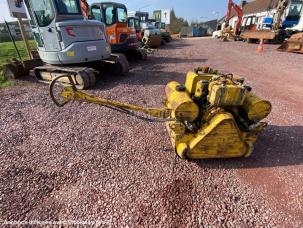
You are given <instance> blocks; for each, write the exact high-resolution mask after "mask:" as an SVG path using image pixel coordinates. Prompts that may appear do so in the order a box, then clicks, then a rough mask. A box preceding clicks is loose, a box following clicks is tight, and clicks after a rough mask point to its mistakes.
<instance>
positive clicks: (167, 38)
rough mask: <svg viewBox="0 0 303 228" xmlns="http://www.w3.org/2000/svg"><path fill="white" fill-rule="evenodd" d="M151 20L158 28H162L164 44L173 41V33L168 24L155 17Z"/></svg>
mask: <svg viewBox="0 0 303 228" xmlns="http://www.w3.org/2000/svg"><path fill="white" fill-rule="evenodd" d="M149 22H150V23H151V24H153V25H154V26H155V28H156V29H159V30H160V34H161V37H162V44H166V43H169V42H171V41H172V37H171V34H170V32H169V30H168V29H167V27H166V24H165V23H163V22H160V21H157V20H155V19H150V20H149Z"/></svg>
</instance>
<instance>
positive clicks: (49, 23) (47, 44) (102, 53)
mask: <svg viewBox="0 0 303 228" xmlns="http://www.w3.org/2000/svg"><path fill="white" fill-rule="evenodd" d="M24 2H25V5H26V8H27V11H28V15H29V17H30V19H31V23H32V31H33V34H34V37H35V40H36V43H37V48H38V52H39V56H40V58H41V60H42V61H43V62H44V63H45V64H44V65H43V66H39V67H35V68H34V69H33V71H34V74H35V76H36V78H37V79H38V80H39V81H44V82H45V81H49V82H50V81H51V80H52V79H53V78H55V77H57V76H60V75H70V77H71V78H73V81H74V84H75V86H76V87H77V88H78V89H86V88H88V87H90V86H93V85H94V84H95V82H96V76H99V75H100V74H101V72H103V71H108V72H109V73H110V74H115V75H124V74H126V73H127V72H128V71H129V64H128V61H127V59H126V57H125V56H124V55H123V54H112V52H111V47H110V45H109V44H108V43H107V40H106V34H105V24H104V23H102V22H100V21H96V20H86V19H84V16H83V15H82V11H81V5H80V0H68V1H67V0H43V1H40V0H24ZM62 80H63V79H62ZM65 82H66V83H69V81H65Z"/></svg>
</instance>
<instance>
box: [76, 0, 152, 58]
mask: <svg viewBox="0 0 303 228" xmlns="http://www.w3.org/2000/svg"><path fill="white" fill-rule="evenodd" d="M81 8H82V13H83V16H84V17H86V18H88V19H94V20H98V21H101V22H103V23H104V24H105V26H106V34H107V38H108V42H109V44H110V45H111V49H112V52H113V53H123V54H125V55H126V56H128V57H131V58H133V57H135V58H139V59H143V60H145V59H147V52H146V51H145V50H144V49H142V48H141V46H140V42H139V41H138V39H137V35H136V30H135V29H134V28H130V27H129V26H128V22H127V8H126V6H125V5H124V4H120V3H116V2H98V3H93V4H91V6H89V5H88V3H87V1H86V0H81Z"/></svg>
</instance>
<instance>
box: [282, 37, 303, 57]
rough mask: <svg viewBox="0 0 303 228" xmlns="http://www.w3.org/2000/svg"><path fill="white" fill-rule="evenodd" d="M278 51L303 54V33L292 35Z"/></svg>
mask: <svg viewBox="0 0 303 228" xmlns="http://www.w3.org/2000/svg"><path fill="white" fill-rule="evenodd" d="M278 51H288V52H294V53H301V54H303V32H301V33H297V34H294V35H292V36H291V37H290V38H289V39H288V40H286V41H285V42H284V43H283V44H282V45H281V46H280V47H279V48H278Z"/></svg>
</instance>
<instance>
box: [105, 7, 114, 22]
mask: <svg viewBox="0 0 303 228" xmlns="http://www.w3.org/2000/svg"><path fill="white" fill-rule="evenodd" d="M104 11H105V24H106V25H112V24H114V23H115V18H116V13H115V10H114V7H113V6H106V5H105V6H104Z"/></svg>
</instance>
